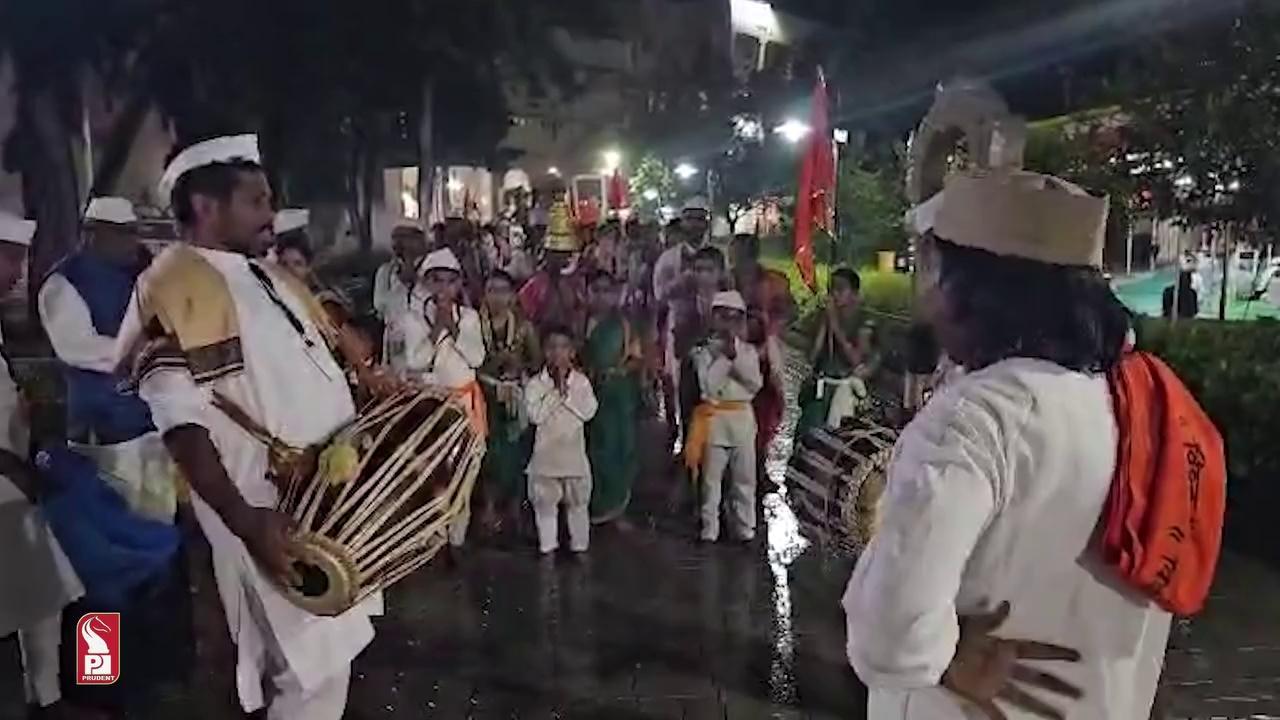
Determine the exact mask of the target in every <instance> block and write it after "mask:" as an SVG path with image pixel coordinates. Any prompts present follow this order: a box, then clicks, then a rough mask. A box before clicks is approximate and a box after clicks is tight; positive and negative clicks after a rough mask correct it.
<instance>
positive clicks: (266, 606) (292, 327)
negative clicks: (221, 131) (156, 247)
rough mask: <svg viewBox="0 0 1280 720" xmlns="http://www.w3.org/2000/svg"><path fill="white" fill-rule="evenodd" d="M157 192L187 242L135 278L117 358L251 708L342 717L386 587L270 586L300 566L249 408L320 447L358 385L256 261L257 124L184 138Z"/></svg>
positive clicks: (262, 210)
mask: <svg viewBox="0 0 1280 720" xmlns="http://www.w3.org/2000/svg"><path fill="white" fill-rule="evenodd" d="M160 194H161V197H163V198H170V199H171V202H172V204H173V208H174V214H175V215H176V217H177V219H178V223H179V225H180V226H181V231H182V236H183V240H184V242H183V243H180V244H176V245H174V246H172V247H170V248H168V249H166V250H165V251H164V252H163V253H162V254H161V255H160V256H159V257H157V258H156V260H155V262H153V263H152V265H151V267H150V268H149V269H148V270H147V271H146V272H144V273H143V274H142V275H141V276H140V277H139V279H138V283H137V286H136V288H135V290H134V297H133V298H132V300H131V302H130V307H129V310H128V314H127V315H126V317H125V320H124V323H123V325H122V327H121V330H120V333H119V336H118V338H117V346H116V350H117V356H118V357H119V358H120V359H121V363H122V364H124V363H127V362H131V363H132V367H133V377H134V379H135V381H136V382H137V383H138V385H139V393H140V395H141V396H142V398H143V399H144V400H146V401H147V403H148V405H150V407H151V412H152V417H153V418H154V420H155V424H156V427H157V428H158V429H159V430H160V431H161V432H162V433H163V434H164V439H165V443H166V445H167V446H168V447H169V450H170V452H171V453H172V454H173V457H174V459H175V460H176V461H177V463H178V465H179V466H180V468H181V469H182V472H183V473H184V475H185V476H186V478H187V480H188V481H189V482H190V484H191V487H192V489H193V490H194V491H195V492H194V497H193V498H192V504H193V506H194V509H195V512H196V516H197V518H198V520H199V522H200V525H201V528H202V529H203V531H204V533H205V535H206V536H207V537H208V540H209V544H210V545H211V546H212V549H213V563H214V575H215V577H216V579H217V584H218V592H219V595H220V596H221V598H222V605H223V608H224V610H225V612H226V616H227V624H228V626H229V628H230V631H231V638H232V640H233V641H235V643H236V646H237V655H238V662H237V668H236V681H237V686H238V689H239V696H240V702H241V705H242V706H243V707H244V709H245V710H246V711H250V712H252V711H254V710H257V709H259V708H262V707H264V706H266V707H267V717H269V718H272V719H275V718H280V719H282V720H284V719H292V718H297V719H298V720H302V719H304V718H305V719H306V720H324V719H326V718H329V719H331V720H337V719H338V718H340V717H342V714H343V711H344V709H345V707H346V700H347V686H348V682H349V679H350V673H351V661H352V659H353V658H355V656H356V655H357V654H359V653H360V651H361V650H363V649H364V647H365V646H366V645H368V644H369V641H370V640H371V639H372V638H373V626H372V624H371V623H370V621H369V616H370V615H374V614H379V613H380V612H381V609H382V607H381V605H382V602H381V596H380V595H374V596H371V597H370V598H369V599H368V600H367V601H365V602H364V603H362V604H360V605H358V606H356V607H355V608H353V609H351V610H349V611H347V612H345V613H343V614H341V615H338V616H336V617H318V616H315V615H312V614H310V613H308V612H306V611H304V610H302V609H300V608H298V607H296V606H295V605H294V604H292V603H290V602H289V601H288V600H287V599H286V598H285V597H284V596H283V595H282V594H281V593H280V592H279V591H278V590H277V589H276V585H275V584H274V583H273V580H272V578H273V576H274V577H276V578H281V577H287V576H288V575H289V574H290V572H291V563H290V554H289V537H290V530H291V526H290V521H289V519H288V518H287V517H286V516H284V515H282V514H280V513H278V512H276V511H275V510H273V509H272V508H274V507H275V506H276V503H277V499H278V494H279V490H278V488H277V485H276V484H275V483H274V482H273V481H272V479H271V478H272V477H276V478H278V477H279V475H280V474H281V473H282V472H284V470H282V468H281V467H280V465H279V464H278V463H276V462H274V461H275V460H278V459H279V458H278V457H273V456H272V455H271V453H269V450H268V446H267V445H266V444H264V443H262V442H261V441H260V440H258V439H255V437H254V436H252V435H251V434H250V433H248V432H246V429H247V428H246V427H245V418H248V419H250V420H251V421H252V422H253V423H256V424H257V425H258V426H259V427H260V429H261V430H262V431H264V432H265V433H268V434H269V435H270V436H272V437H273V438H275V439H277V440H279V441H280V442H283V443H287V444H288V445H291V446H293V447H310V446H314V445H316V444H317V443H320V442H322V441H324V440H325V438H327V437H328V436H329V435H330V434H331V433H333V432H334V431H335V430H337V429H338V428H340V427H342V426H343V425H344V424H345V423H347V422H348V421H350V420H351V418H352V417H353V416H354V414H355V408H354V406H353V403H352V399H351V392H350V390H349V388H348V385H347V382H346V379H345V376H344V373H343V369H342V368H341V367H339V365H338V363H337V361H336V360H335V359H334V356H333V355H332V354H331V352H330V350H329V347H328V346H327V344H326V341H327V340H332V339H333V338H334V337H335V335H336V334H335V333H332V332H331V329H332V326H330V325H328V324H327V323H326V322H325V320H324V313H323V309H322V308H320V305H319V303H318V302H316V301H315V299H314V297H313V296H312V295H311V294H310V292H309V291H308V290H307V289H306V288H305V287H304V286H303V285H302V284H301V283H299V282H297V281H296V280H294V279H292V278H291V277H290V276H288V275H287V274H286V273H284V272H282V271H280V270H279V269H278V268H274V267H273V266H272V265H270V264H269V263H259V262H258V261H257V260H255V259H254V258H257V257H260V256H261V254H262V250H264V249H265V245H266V244H267V243H268V242H270V240H271V227H272V219H273V212H272V207H271V188H270V186H269V185H268V183H267V177H266V174H265V173H264V172H263V169H262V166H261V164H260V159H259V154H258V147H257V139H256V137H254V136H252V135H239V136H234V137H220V138H215V139H212V140H207V141H205V142H201V143H198V144H195V145H192V146H191V147H188V148H187V149H185V150H183V151H182V152H181V153H179V154H178V155H177V156H176V157H175V158H174V159H173V161H172V162H171V163H170V165H169V167H168V168H167V169H166V171H165V174H164V176H163V178H162V179H161V187H160ZM234 415H238V416H240V417H239V419H237V420H233V419H232V416H234ZM264 678H268V679H269V680H270V683H269V685H270V686H271V689H270V690H269V691H267V693H265V697H264V691H263V685H264V683H263V679H264Z"/></svg>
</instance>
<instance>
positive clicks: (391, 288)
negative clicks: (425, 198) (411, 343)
mask: <svg viewBox="0 0 1280 720" xmlns="http://www.w3.org/2000/svg"><path fill="white" fill-rule="evenodd" d="M426 256H427V236H426V233H424V232H423V231H422V229H421V228H417V227H414V226H412V225H401V226H399V227H397V228H396V229H395V230H392V231H391V259H390V260H388V261H387V262H385V263H383V264H382V267H379V268H378V272H377V273H376V274H375V275H374V277H373V311H374V312H375V313H377V315H378V318H379V319H381V320H382V325H383V330H382V362H383V363H385V364H387V365H389V366H390V367H391V368H392V369H393V370H396V371H397V372H398V371H401V370H403V369H404V366H405V352H406V350H405V340H404V328H403V324H402V320H403V317H404V314H405V313H407V312H409V310H410V308H414V307H418V306H420V305H421V303H422V302H423V301H424V300H425V298H424V297H423V296H422V293H421V291H420V290H419V288H418V276H419V271H420V268H421V265H422V260H423V258H425V257H426Z"/></svg>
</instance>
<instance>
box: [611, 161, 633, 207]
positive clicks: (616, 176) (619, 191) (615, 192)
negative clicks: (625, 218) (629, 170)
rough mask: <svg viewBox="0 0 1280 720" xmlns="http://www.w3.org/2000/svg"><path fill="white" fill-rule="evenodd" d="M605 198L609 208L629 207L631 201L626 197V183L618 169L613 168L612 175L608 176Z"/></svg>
mask: <svg viewBox="0 0 1280 720" xmlns="http://www.w3.org/2000/svg"><path fill="white" fill-rule="evenodd" d="M607 190H608V192H607V194H606V198H608V200H609V209H610V210H621V209H623V208H626V207H630V205H631V203H630V201H629V200H628V198H627V183H626V181H625V180H624V179H623V177H622V172H621V171H620V170H614V171H613V175H612V176H610V177H609V185H608V188H607Z"/></svg>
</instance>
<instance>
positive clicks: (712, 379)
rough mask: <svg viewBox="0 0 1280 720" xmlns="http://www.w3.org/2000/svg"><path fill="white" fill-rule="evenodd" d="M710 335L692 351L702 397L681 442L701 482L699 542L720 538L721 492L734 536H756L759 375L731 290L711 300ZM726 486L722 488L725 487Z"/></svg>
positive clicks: (742, 310)
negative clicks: (755, 399) (753, 407)
mask: <svg viewBox="0 0 1280 720" xmlns="http://www.w3.org/2000/svg"><path fill="white" fill-rule="evenodd" d="M711 307H712V317H711V324H712V334H711V336H710V338H708V339H707V341H706V342H704V343H703V344H701V345H699V346H698V347H697V348H696V349H694V351H693V356H692V359H693V366H694V369H695V371H696V373H697V376H698V387H699V390H700V392H701V400H700V402H699V404H698V405H697V407H696V408H695V409H694V412H693V418H692V420H691V421H690V425H689V434H688V437H687V440H686V443H685V464H686V466H687V467H688V468H689V470H690V474H691V475H692V476H693V478H694V479H695V482H698V483H700V484H701V488H702V501H701V516H702V531H701V538H702V540H703V541H704V542H715V541H717V540H719V539H720V505H721V499H722V498H723V497H724V495H725V494H727V495H728V498H727V503H726V505H727V507H726V510H727V514H728V517H729V520H730V531H731V533H732V535H733V536H734V539H736V540H739V541H743V542H749V541H751V540H754V539H755V534H756V511H755V498H756V481H757V468H756V418H755V412H754V410H753V409H752V406H751V401H752V400H753V399H754V398H755V396H756V394H757V393H759V392H760V388H762V387H763V386H764V379H763V378H762V377H761V373H760V356H759V353H758V352H757V351H756V349H755V347H753V346H752V345H751V344H750V343H748V342H747V341H746V340H745V339H743V336H744V334H745V332H746V311H747V307H746V303H744V302H743V300H742V296H741V295H740V294H739V293H737V292H735V291H729V292H722V293H718V294H717V295H716V296H715V299H714V300H713V301H712V305H711ZM726 486H727V487H726Z"/></svg>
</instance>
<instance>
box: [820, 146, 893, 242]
mask: <svg viewBox="0 0 1280 720" xmlns="http://www.w3.org/2000/svg"><path fill="white" fill-rule="evenodd" d="M895 150H897V148H886V150H885V152H883V153H879V155H881V156H883V157H874V156H872V155H870V154H868V153H865V152H856V153H855V152H850V153H849V154H850V155H852V157H846V158H842V159H841V163H840V175H839V181H838V182H839V185H838V187H837V189H836V196H837V205H836V213H837V216H838V218H839V225H838V229H839V236H840V241H839V242H838V243H837V247H836V255H837V256H838V257H836V258H834V259H835V260H836V261H837V262H840V263H845V264H849V265H859V264H864V263H866V262H868V261H869V260H871V258H872V257H873V256H874V253H875V252H876V251H879V250H898V249H899V248H900V247H901V246H902V243H903V240H905V238H906V234H905V231H904V229H903V218H904V217H905V215H906V212H907V200H906V195H905V194H904V193H903V191H902V182H903V177H904V174H903V170H902V156H901V154H900V152H895ZM902 151H905V149H902Z"/></svg>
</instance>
